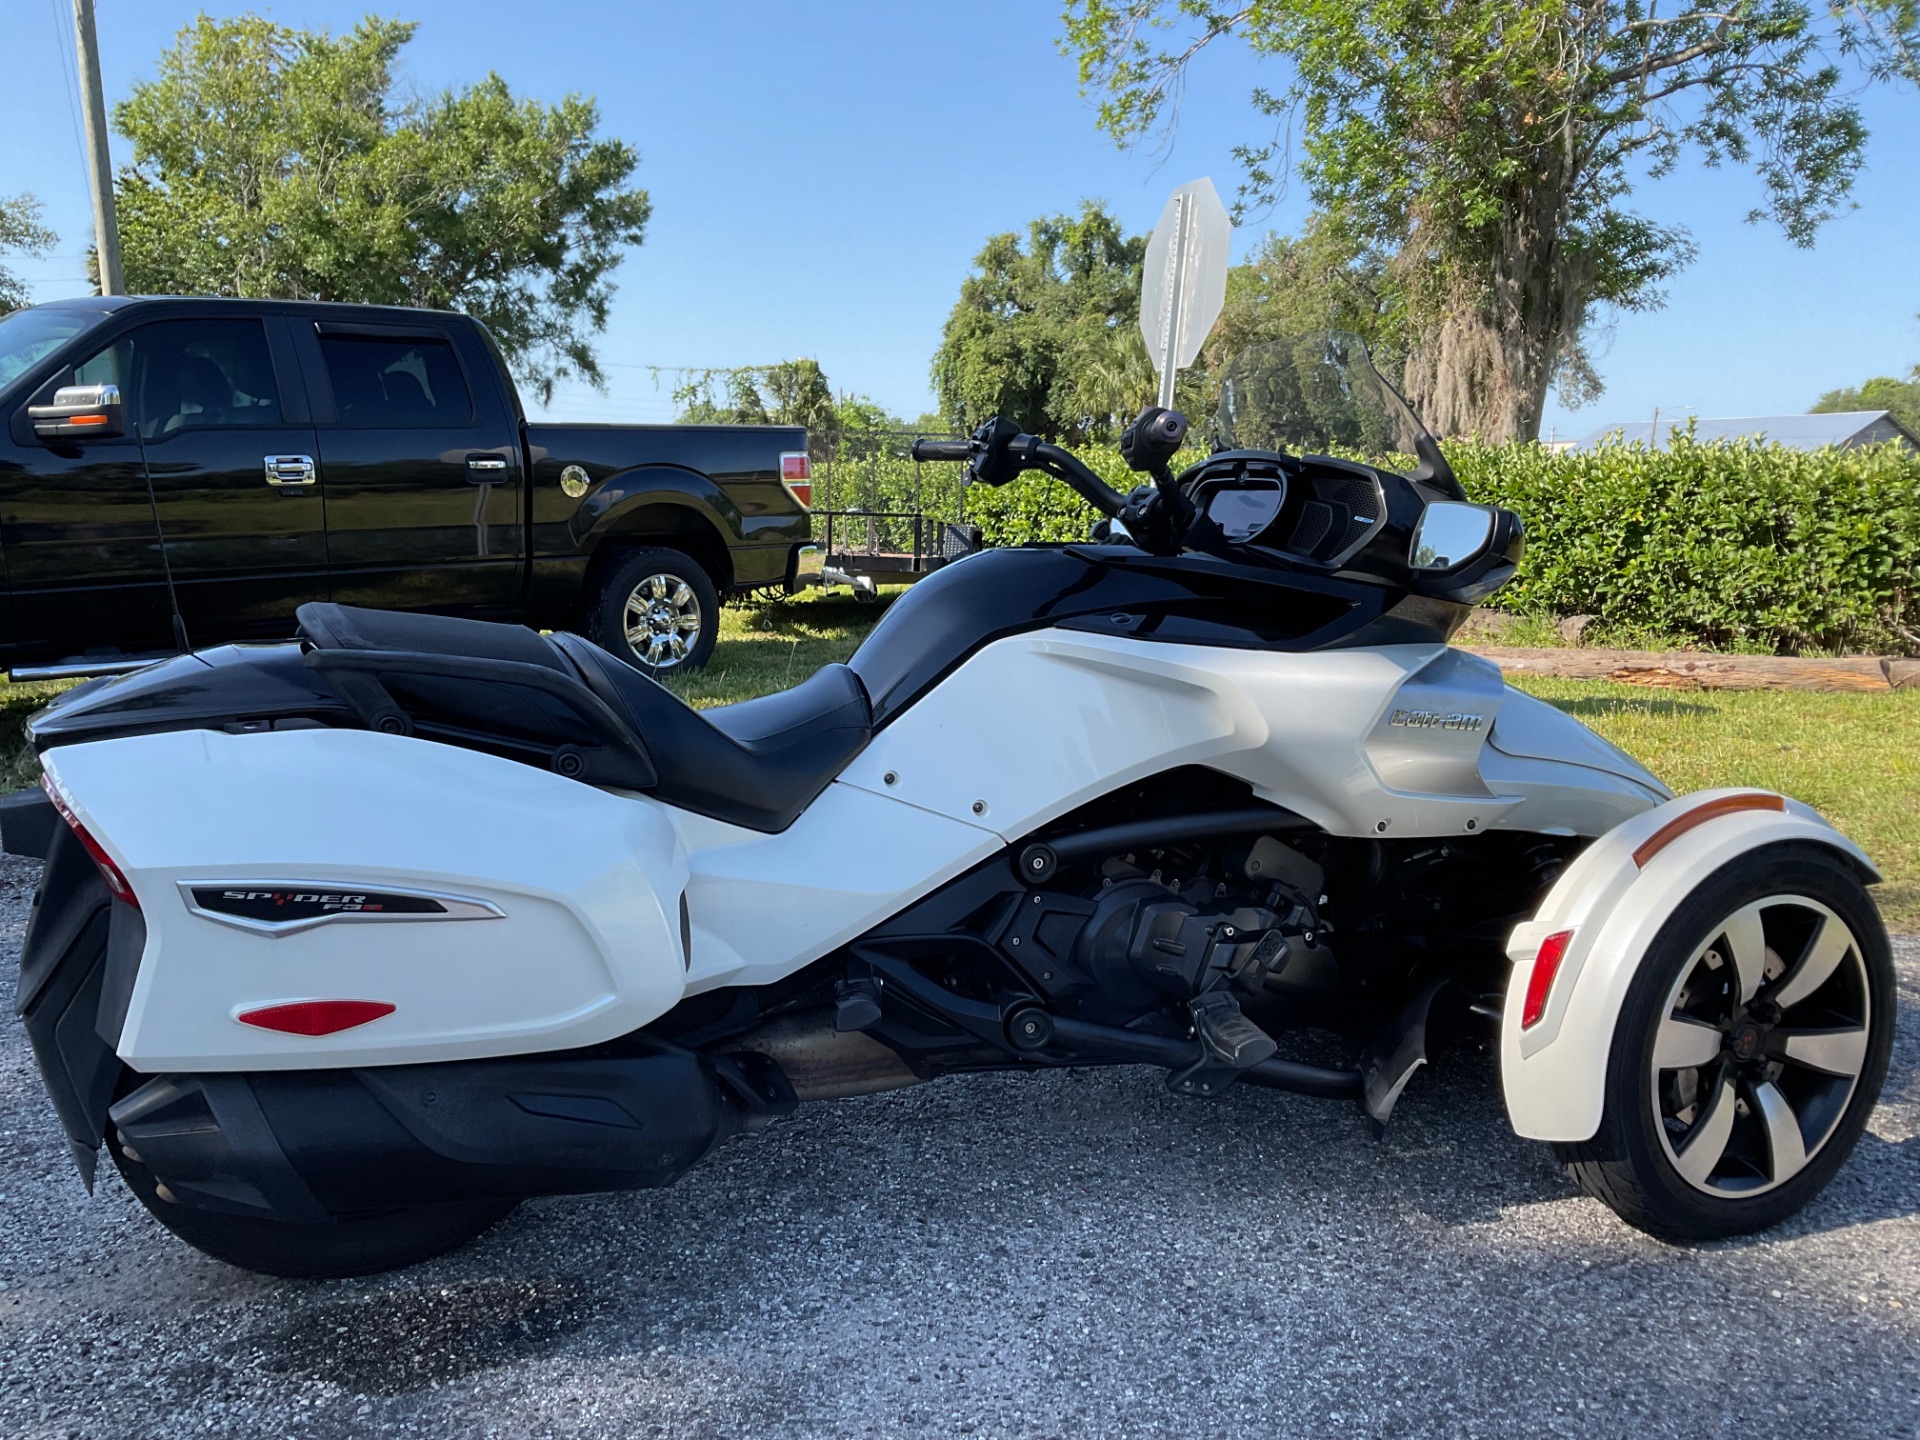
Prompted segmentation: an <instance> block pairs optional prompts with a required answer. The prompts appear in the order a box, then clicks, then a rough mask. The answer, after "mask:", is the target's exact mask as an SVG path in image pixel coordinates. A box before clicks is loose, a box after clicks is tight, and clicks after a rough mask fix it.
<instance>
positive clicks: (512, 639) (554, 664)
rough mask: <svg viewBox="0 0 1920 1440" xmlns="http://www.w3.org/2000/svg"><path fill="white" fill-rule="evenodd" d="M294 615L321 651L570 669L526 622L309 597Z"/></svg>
mask: <svg viewBox="0 0 1920 1440" xmlns="http://www.w3.org/2000/svg"><path fill="white" fill-rule="evenodd" d="M294 618H295V619H296V620H297V621H298V622H299V625H300V634H301V635H302V636H304V637H305V638H306V639H307V640H309V641H311V642H312V643H313V644H314V645H317V646H318V647H319V648H320V649H322V650H395V651H408V650H412V651H418V652H423V653H425V654H429V655H465V656H470V657H472V658H473V659H476V660H517V661H519V662H520V663H521V664H523V665H544V666H545V667H546V668H547V669H549V670H558V671H559V672H560V673H561V674H563V675H565V674H570V673H571V671H572V667H571V666H569V665H568V664H567V662H566V661H565V660H564V659H563V658H562V657H561V656H560V654H559V653H558V652H557V651H556V650H555V649H554V647H553V646H552V644H551V643H549V641H548V640H547V638H546V637H545V636H544V635H541V634H540V633H539V632H538V631H535V630H529V629H527V627H526V626H524V625H500V624H496V623H495V622H493V621H491V620H459V619H456V618H454V617H453V616H451V615H415V614H413V613H411V612H410V611H405V610H364V609H362V608H361V607H359V606H358V605H335V604H332V603H331V602H329V601H323V600H310V601H308V602H307V603H306V604H305V605H302V606H301V607H300V608H299V609H298V610H297V611H295V612H294Z"/></svg>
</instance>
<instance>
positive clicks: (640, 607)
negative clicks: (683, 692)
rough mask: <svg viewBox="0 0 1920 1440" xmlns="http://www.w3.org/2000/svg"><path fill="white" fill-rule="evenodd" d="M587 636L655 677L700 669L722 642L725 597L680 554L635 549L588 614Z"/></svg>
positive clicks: (616, 569) (612, 573) (608, 578)
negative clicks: (723, 602) (721, 632)
mask: <svg viewBox="0 0 1920 1440" xmlns="http://www.w3.org/2000/svg"><path fill="white" fill-rule="evenodd" d="M587 638H588V639H589V640H591V641H593V643H594V644H596V645H598V646H599V647H600V648H601V649H603V650H605V651H607V653H609V654H611V655H615V656H618V657H619V658H620V659H621V660H623V661H624V662H626V663H627V664H629V665H631V666H633V667H634V669H636V670H641V671H644V672H645V673H647V674H649V675H653V676H656V677H658V676H662V675H679V674H684V673H685V672H687V671H689V670H698V669H699V668H700V667H701V666H702V665H705V664H706V663H707V661H708V660H709V659H710V658H712V656H713V647H714V643H715V642H716V641H717V640H718V639H719V638H720V593H719V591H718V590H716V589H715V588H714V583H713V577H712V576H710V575H709V574H707V572H706V570H705V568H703V567H702V566H701V564H700V562H699V561H697V560H695V559H694V558H693V557H692V556H690V555H687V554H684V553H683V552H681V551H679V550H667V549H650V550H635V551H633V552H631V553H630V554H628V555H627V556H625V557H624V558H623V559H621V560H619V561H618V562H617V563H616V564H615V565H614V566H613V568H612V569H611V570H609V571H608V572H607V575H606V578H605V579H604V580H603V581H602V582H601V584H600V588H599V590H598V592H597V593H596V594H595V596H594V599H593V601H592V604H591V608H590V609H589V611H588V613H587Z"/></svg>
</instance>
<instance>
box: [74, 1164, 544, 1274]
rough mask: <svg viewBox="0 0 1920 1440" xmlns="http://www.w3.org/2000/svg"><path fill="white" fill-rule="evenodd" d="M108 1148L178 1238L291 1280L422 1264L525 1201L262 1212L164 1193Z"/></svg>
mask: <svg viewBox="0 0 1920 1440" xmlns="http://www.w3.org/2000/svg"><path fill="white" fill-rule="evenodd" d="M107 1150H108V1152H109V1153H110V1154H111V1155H112V1156H113V1161H114V1164H116V1165H117V1166H119V1167H120V1174H121V1177H122V1178H123V1179H124V1180H125V1181H126V1182H127V1188H128V1189H130V1190H132V1191H133V1193H134V1194H135V1195H136V1196H138V1197H139V1200H140V1203H141V1204H142V1205H144V1206H146V1207H147V1211H148V1213H150V1214H151V1215H152V1216H153V1218H154V1219H156V1220H158V1221H159V1222H160V1223H161V1224H162V1225H164V1226H166V1227H167V1229H169V1230H171V1231H172V1232H173V1233H174V1234H175V1235H177V1236H178V1237H179V1238H180V1239H182V1240H184V1241H186V1242H187V1244H189V1245H191V1246H192V1247H193V1248H194V1249H196V1250H198V1251H199V1252H200V1253H201V1254H203V1255H210V1256H212V1257H213V1258H214V1259H215V1260H219V1261H222V1262H223V1263H225V1264H228V1265H236V1266H238V1267H239V1268H240V1269H242V1270H254V1271H258V1272H259V1273H260V1274H262V1275H278V1276H280V1277H282V1278H283V1279H288V1280H343V1279H347V1278H349V1277H351V1276H355V1275H375V1274H378V1273H380V1272H381V1271H383V1270H399V1269H403V1268H404V1267H406V1266H408V1265H418V1264H419V1263H420V1262H421V1261H423V1260H431V1259H433V1258H434V1256H436V1255H444V1254H446V1253H447V1252H448V1251H450V1250H457V1249H459V1248H460V1247H461V1246H462V1245H465V1244H466V1243H467V1242H468V1241H470V1240H474V1239H477V1238H478V1237H479V1236H480V1235H482V1234H484V1233H485V1232H486V1231H487V1230H490V1229H491V1228H492V1227H493V1226H495V1225H497V1224H498V1223H499V1222H500V1221H502V1220H504V1219H505V1218H506V1217H507V1216H508V1215H509V1214H511V1213H512V1212H513V1210H514V1207H515V1206H516V1205H518V1204H519V1202H518V1201H516V1200H478V1201H468V1202H465V1203H462V1204H458V1205H414V1206H406V1207H402V1208H400V1209H395V1210H382V1211H377V1212H373V1213H370V1214H362V1215H350V1216H343V1217H341V1218H340V1219H338V1220H335V1221H333V1222H332V1223H330V1224H326V1223H323V1224H307V1223H293V1222H288V1221H283V1220H264V1219H258V1218H255V1217H253V1216H248V1215H227V1214H220V1213H216V1212H214V1211H211V1210H197V1209H194V1208H192V1207H190V1206H186V1205H181V1204H178V1203H173V1202H169V1201H167V1200H163V1199H161V1198H160V1195H159V1193H158V1186H157V1185H156V1183H155V1181H154V1177H153V1173H152V1172H151V1171H150V1170H148V1169H147V1168H146V1167H145V1166H144V1165H142V1164H140V1163H139V1162H138V1161H135V1160H132V1159H130V1158H129V1157H128V1156H127V1155H125V1154H124V1153H122V1151H121V1148H120V1146H119V1145H118V1144H117V1143H115V1141H114V1139H113V1138H112V1137H111V1136H109V1137H108V1139H107Z"/></svg>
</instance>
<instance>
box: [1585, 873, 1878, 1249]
mask: <svg viewBox="0 0 1920 1440" xmlns="http://www.w3.org/2000/svg"><path fill="white" fill-rule="evenodd" d="M1893 1016H1894V973H1893V954H1892V950H1891V947H1890V946H1889V945H1888V943H1887V933H1886V929H1885V927H1884V926H1883V925H1882V924H1881V922H1880V916H1879V913H1878V912H1877V911H1876V909H1875V908H1874V904H1873V901H1872V899H1871V898H1870V897H1869V896H1868V894H1867V892H1866V889H1865V887H1864V886H1863V885H1862V884H1861V883H1860V880H1859V878H1858V876H1857V875H1856V874H1855V872H1854V871H1853V869H1852V868H1851V867H1850V866H1849V865H1848V864H1847V863H1846V862H1845V861H1844V860H1842V859H1841V858H1840V857H1839V856H1837V855H1835V854H1833V853H1832V852H1831V851H1827V850H1822V849H1818V848H1814V847H1809V846H1796V845H1782V846H1776V847H1771V848H1768V849H1765V850H1760V851H1756V852H1754V853H1753V854H1751V855H1746V856H1743V857H1741V858H1740V859H1739V860H1737V861H1735V862H1733V863H1732V864H1730V865H1727V866H1725V867H1723V868H1722V869H1720V870H1718V871H1716V872H1714V874H1712V875H1711V876H1709V877H1708V878H1707V880H1706V881H1705V882H1704V883H1702V884H1701V885H1700V887H1699V888H1698V889H1696V890H1695V891H1694V893H1693V894H1692V895H1690V896H1689V897H1688V898H1687V900H1686V901H1685V902H1684V903H1683V904H1682V905H1681V906H1680V908H1679V909H1678V910H1676V911H1675V912H1674V914H1673V917H1672V918H1671V919H1670V920H1669V921H1668V922H1667V923H1666V925H1665V926H1664V927H1662V929H1661V931H1660V933H1659V935H1658V936H1657V937H1656V938H1655V940H1654V942H1653V945H1652V946H1651V947H1650V948H1649V949H1648V951H1647V955H1646V958H1645V960H1644V961H1643V963H1642V964H1641V966H1640V971H1639V973H1638V974H1637V975H1635V977H1634V979H1633V983H1632V985H1631V986H1630V987H1629V988H1628V990H1627V996H1626V1001H1625V1003H1624V1004H1623V1005H1622V1007H1621V1011H1620V1019H1619V1022H1618V1024H1617V1025H1616V1026H1615V1029H1614V1039H1613V1052H1612V1056H1611V1058H1610V1060H1609V1062H1608V1068H1607V1082H1606V1086H1607V1089H1606V1105H1605V1112H1604V1114H1603V1116H1602V1118H1601V1122H1600V1129H1599V1131H1598V1133H1597V1134H1595V1136H1594V1137H1593V1139H1592V1140H1590V1141H1588V1142H1586V1143H1585V1144H1582V1145H1572V1146H1561V1147H1558V1148H1559V1151H1560V1155H1561V1158H1562V1159H1563V1160H1564V1161H1565V1162H1566V1164H1567V1168H1568V1170H1569V1172H1570V1173H1571V1174H1572V1175H1573V1178H1574V1179H1575V1180H1576V1181H1578V1182H1579V1184H1580V1186H1581V1188H1583V1189H1584V1190H1586V1191H1587V1193H1588V1194H1590V1195H1593V1196H1594V1197H1596V1198H1597V1199H1600V1200H1604V1201H1605V1202H1606V1203H1607V1204H1608V1205H1610V1206H1611V1207H1612V1208H1613V1209H1614V1210H1615V1211H1616V1212H1617V1213H1618V1214H1619V1215H1620V1217H1621V1218H1622V1219H1624V1220H1626V1221H1627V1223H1628V1224H1630V1225H1634V1226H1637V1227H1638V1228H1640V1229H1642V1230H1645V1231H1647V1232H1648V1233H1649V1234H1652V1235H1656V1236H1659V1237H1660V1238H1661V1239H1664V1240H1672V1241H1692V1240H1710V1239H1717V1238H1720V1237H1722V1236H1727V1235H1741V1234H1746V1233H1748V1232H1751V1231H1754V1230H1762V1229H1765V1228H1766V1227H1767V1226H1769V1225H1774V1224H1777V1223H1778V1222H1779V1221H1781V1220H1784V1219H1786V1218H1787V1217H1788V1216H1789V1215H1792V1214H1794V1213H1795V1212H1796V1211H1798V1210H1799V1209H1800V1208H1801V1207H1802V1206H1804V1205H1806V1204H1807V1202H1808V1201H1810V1200H1812V1199H1813V1197H1814V1196H1816V1195H1818V1194H1819V1193H1820V1191H1821V1190H1822V1189H1824V1188H1825V1187H1826V1185H1827V1182H1828V1181H1830V1180H1831V1179H1832V1178H1833V1176H1834V1173H1835V1172H1836V1171H1837V1170H1839V1168H1840V1166H1841V1164H1842V1163H1843V1162H1844V1161H1845V1160H1846V1158H1847V1155H1848V1153H1849V1152H1850V1151H1851V1150H1852V1149H1853V1146H1854V1142H1855V1141H1856V1140H1858V1139H1859V1138H1860V1132H1861V1131H1862V1130H1863V1129H1864V1128H1865V1126H1866V1123H1867V1117H1868V1115H1869V1113H1870V1112H1871V1111H1872V1109H1873V1106H1874V1102H1875V1101H1876V1100H1877V1099H1878V1098H1879V1095H1880V1085H1881V1082H1882V1081H1883V1080H1884V1079H1885V1078H1886V1073H1887V1057H1888V1054H1889V1052H1890V1051H1891V1049H1892V1046H1893Z"/></svg>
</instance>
